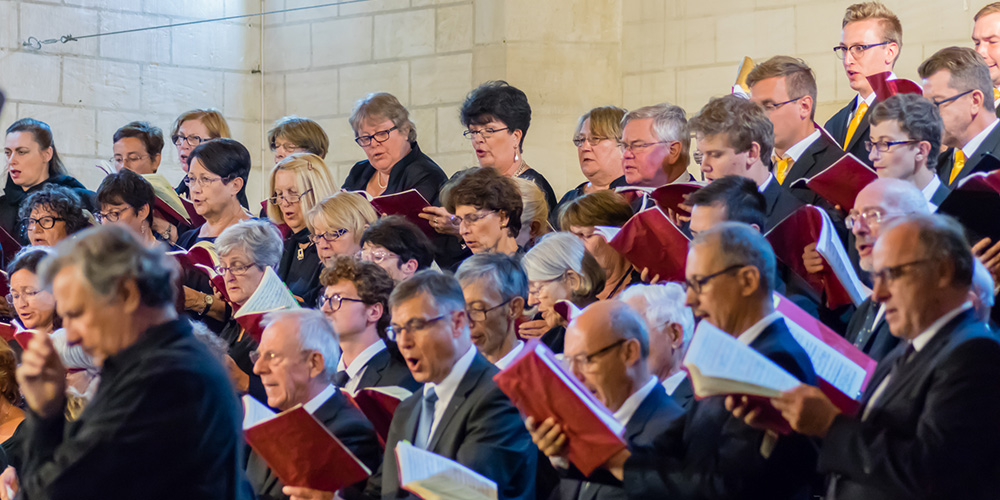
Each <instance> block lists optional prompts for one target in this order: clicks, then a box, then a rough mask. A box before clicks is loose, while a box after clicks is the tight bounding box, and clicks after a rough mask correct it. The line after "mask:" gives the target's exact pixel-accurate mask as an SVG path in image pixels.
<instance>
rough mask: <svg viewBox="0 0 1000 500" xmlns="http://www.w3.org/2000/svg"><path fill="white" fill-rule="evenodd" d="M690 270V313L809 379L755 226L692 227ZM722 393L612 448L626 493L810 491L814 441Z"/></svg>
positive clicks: (775, 498)
mask: <svg viewBox="0 0 1000 500" xmlns="http://www.w3.org/2000/svg"><path fill="white" fill-rule="evenodd" d="M706 158H707V156H706ZM686 275H687V286H688V292H687V293H688V295H687V302H688V304H689V305H690V306H691V308H692V310H693V311H694V312H695V315H696V316H698V317H700V318H702V321H708V322H710V323H711V324H712V325H715V326H716V327H718V328H720V329H721V330H723V331H725V332H727V333H729V334H730V335H732V336H734V337H736V338H737V339H738V340H739V341H740V342H742V343H744V344H747V345H749V346H750V347H751V348H752V349H755V350H756V351H757V352H759V353H760V354H763V355H764V356H766V357H767V358H769V359H770V360H772V361H773V362H774V363H776V364H778V365H779V366H781V367H782V368H784V369H785V370H786V371H788V372H789V373H790V374H791V375H792V376H794V377H795V378H797V379H798V380H800V381H802V382H804V383H809V384H811V383H815V380H816V374H815V372H814V371H813V367H812V363H811V362H810V361H809V357H808V356H807V355H806V353H805V351H804V350H803V349H802V348H801V347H800V346H799V345H798V343H796V342H795V339H794V338H792V336H791V334H790V333H789V330H788V327H787V326H786V325H785V321H784V319H782V318H781V316H780V314H779V313H777V312H775V311H774V303H773V302H772V298H771V294H772V291H773V289H774V279H775V278H774V276H775V259H774V253H773V252H772V250H771V247H770V245H768V243H767V241H766V240H765V239H764V237H763V236H761V235H760V233H759V232H757V231H755V230H754V229H752V228H750V227H749V226H747V225H745V224H739V223H733V222H726V223H723V224H720V225H718V226H716V227H714V228H712V229H710V230H708V231H704V232H702V233H700V234H698V236H696V237H695V239H694V240H693V241H692V243H691V248H690V251H689V252H688V256H687V268H686ZM696 337H697V336H696ZM727 403H728V405H730V406H734V405H735V401H725V398H723V397H721V396H714V397H707V398H705V399H701V400H696V401H694V402H693V403H692V405H691V408H690V409H689V411H688V413H687V414H686V415H685V417H683V418H680V419H677V420H675V421H674V423H673V424H672V425H671V426H670V427H669V428H668V429H667V431H666V432H664V433H663V434H661V435H660V436H658V437H657V438H656V439H655V441H654V443H653V445H652V446H649V447H634V448H633V450H632V451H631V452H629V451H628V450H626V451H624V452H621V453H620V454H618V455H616V456H615V457H614V458H612V459H611V460H610V461H609V463H608V464H607V465H608V468H609V469H610V470H611V472H612V474H614V475H615V476H616V477H617V478H619V479H623V481H624V488H625V490H626V491H627V492H628V496H629V498H636V499H640V498H641V499H647V498H680V499H687V498H727V499H768V500H780V499H792V498H796V499H797V498H807V496H808V494H809V491H810V483H811V478H812V471H813V470H814V466H815V463H816V452H815V448H814V445H813V444H812V443H811V442H809V440H808V439H807V438H805V437H804V436H794V435H792V436H780V437H779V436H778V435H777V434H775V433H773V432H770V431H761V430H757V429H755V428H753V427H750V426H748V425H746V424H744V423H743V422H741V421H739V420H738V419H736V418H735V417H734V416H733V415H731V414H730V413H729V411H727V409H726V406H727Z"/></svg>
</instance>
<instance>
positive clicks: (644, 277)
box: [639, 267, 660, 285]
mask: <svg viewBox="0 0 1000 500" xmlns="http://www.w3.org/2000/svg"><path fill="white" fill-rule="evenodd" d="M650 274H652V273H651V272H650V271H649V268H648V267H644V268H642V272H641V273H639V280H640V281H642V282H643V283H645V284H647V285H655V284H657V283H659V282H660V275H659V274H657V275H654V276H650Z"/></svg>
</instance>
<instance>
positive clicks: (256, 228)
mask: <svg viewBox="0 0 1000 500" xmlns="http://www.w3.org/2000/svg"><path fill="white" fill-rule="evenodd" d="M282 247H283V245H282V240H281V233H280V232H278V228H276V227H274V224H272V223H271V222H269V221H266V220H263V219H249V220H245V221H241V222H237V223H236V224H233V225H232V226H229V227H227V228H226V229H225V230H223V231H222V234H220V235H219V237H218V238H216V239H215V251H216V252H218V254H219V256H220V257H223V256H225V255H228V254H229V253H230V252H232V251H233V250H236V249H242V250H243V251H244V252H246V254H247V257H249V258H250V260H251V261H253V263H254V264H257V265H258V266H261V267H268V266H270V267H273V268H275V269H277V267H278V263H279V262H281V252H282V250H283V248H282Z"/></svg>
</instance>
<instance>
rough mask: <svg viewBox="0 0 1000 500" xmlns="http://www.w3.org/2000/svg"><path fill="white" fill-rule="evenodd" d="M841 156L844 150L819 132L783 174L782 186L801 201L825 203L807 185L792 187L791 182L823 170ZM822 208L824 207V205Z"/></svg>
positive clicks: (812, 203) (821, 204)
mask: <svg viewBox="0 0 1000 500" xmlns="http://www.w3.org/2000/svg"><path fill="white" fill-rule="evenodd" d="M843 157H844V150H843V149H840V146H837V145H836V144H834V143H833V141H831V140H829V139H827V137H826V135H825V134H823V133H820V135H819V138H817V139H816V140H815V141H813V143H812V144H810V145H809V147H808V148H806V150H805V151H803V152H802V155H801V156H799V159H798V160H796V161H795V163H793V164H792V168H791V169H790V170H789V171H788V174H787V175H786V176H785V182H784V183H782V186H786V187H788V190H789V191H791V193H792V194H794V195H795V197H796V198H798V199H800V200H802V203H808V204H810V205H818V206H824V205H827V204H828V202H827V201H826V200H824V199H823V198H821V197H820V196H819V195H818V194H816V193H815V192H813V191H812V190H811V189H809V188H807V187H792V183H793V182H795V181H797V180H799V179H808V178H810V177H812V176H814V175H816V174H818V173H820V172H822V171H823V170H826V168H827V167H829V166H830V165H833V164H834V163H835V162H836V161H837V160H839V159H841V158H843ZM824 208H826V207H825V206H824ZM830 208H833V207H830ZM848 209H849V208H848Z"/></svg>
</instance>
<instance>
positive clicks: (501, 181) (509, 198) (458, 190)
mask: <svg viewBox="0 0 1000 500" xmlns="http://www.w3.org/2000/svg"><path fill="white" fill-rule="evenodd" d="M442 192H444V193H445V196H444V198H445V208H446V209H448V211H449V212H451V213H455V207H457V206H459V205H471V206H473V207H476V209H477V210H482V209H486V210H494V211H497V212H503V213H504V215H506V216H507V233H508V234H510V236H511V237H516V236H517V233H519V232H521V212H523V211H524V202H523V201H522V200H521V190H520V189H518V187H517V184H516V183H515V182H514V181H513V180H512V179H511V178H510V177H506V176H504V175H502V174H500V173H499V172H497V171H496V170H494V169H492V168H489V167H472V168H469V169H466V170H463V171H461V172H459V173H458V174H456V175H455V177H453V178H452V179H451V180H450V181H448V185H446V186H445V189H443V190H442Z"/></svg>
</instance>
